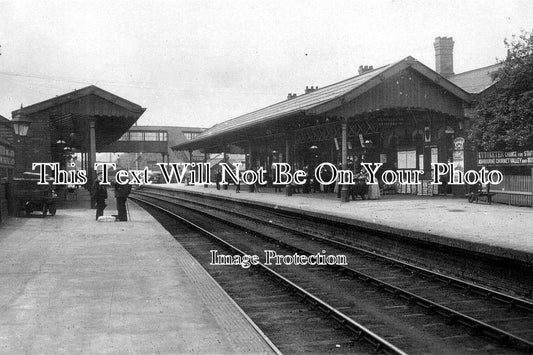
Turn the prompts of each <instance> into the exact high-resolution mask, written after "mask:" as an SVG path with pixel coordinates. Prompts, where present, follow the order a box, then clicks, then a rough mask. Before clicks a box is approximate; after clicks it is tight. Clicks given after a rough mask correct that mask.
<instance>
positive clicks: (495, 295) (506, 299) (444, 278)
mask: <svg viewBox="0 0 533 355" xmlns="http://www.w3.org/2000/svg"><path fill="white" fill-rule="evenodd" d="M137 193H139V192H137ZM139 194H142V195H146V196H148V197H154V196H151V195H150V194H146V193H139ZM155 195H158V197H154V198H162V197H165V198H169V197H170V198H172V199H174V200H180V201H185V202H188V203H191V201H188V200H185V199H183V198H180V197H177V196H167V195H161V194H158V193H157V194H155ZM168 202H170V201H168ZM194 203H195V204H198V205H202V206H204V207H208V208H211V209H215V210H219V211H222V212H225V213H230V214H233V215H236V216H239V217H243V216H244V217H246V218H248V219H251V220H253V221H256V222H258V223H262V224H264V225H267V226H275V227H278V228H280V229H283V230H285V231H288V232H291V233H297V234H300V235H302V236H304V237H309V238H310V239H312V240H320V241H323V242H324V243H328V244H332V245H335V246H337V247H339V248H342V249H347V250H351V251H354V252H357V253H359V254H362V255H364V256H365V257H368V258H371V259H374V260H375V259H381V260H382V261H384V262H388V263H391V264H396V265H398V266H399V267H400V268H402V269H408V270H411V271H413V272H415V273H418V274H419V275H420V276H422V275H424V276H426V277H428V278H430V279H433V280H439V281H441V282H443V283H445V284H447V285H453V286H455V287H458V288H460V289H462V290H465V291H468V292H469V293H477V294H478V295H480V296H482V297H485V298H491V299H494V300H496V301H499V302H501V303H504V304H507V305H509V306H511V307H515V308H519V309H522V310H525V311H528V312H533V303H532V302H528V301H526V300H523V299H520V298H517V297H513V296H511V295H507V294H504V293H502V292H499V291H496V290H492V289H489V288H487V287H483V286H480V285H476V284H474V283H471V282H468V281H465V280H460V279H458V278H455V277H453V276H448V275H443V274H441V273H438V272H436V271H432V270H429V269H426V268H423V267H421V266H416V265H412V264H409V263H407V262H405V261H402V260H398V259H395V258H392V257H389V256H385V255H382V254H379V253H376V252H374V251H370V250H366V249H363V248H360V247H356V246H353V245H350V244H346V243H343V242H340V241H338V240H334V239H331V238H327V237H324V236H321V235H318V234H314V233H311V232H304V231H301V230H299V229H296V228H292V227H289V226H286V225H283V224H280V223H276V222H272V221H268V222H266V221H264V220H261V219H260V218H257V217H254V216H251V215H249V214H246V213H241V212H235V211H230V210H226V209H223V208H221V207H217V206H212V205H208V204H206V203H203V202H198V201H194ZM267 212H268V211H267ZM274 214H277V213H274Z"/></svg>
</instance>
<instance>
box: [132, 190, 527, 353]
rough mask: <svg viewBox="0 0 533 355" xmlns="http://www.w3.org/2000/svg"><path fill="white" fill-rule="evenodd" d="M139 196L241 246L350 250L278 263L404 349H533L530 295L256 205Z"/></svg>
mask: <svg viewBox="0 0 533 355" xmlns="http://www.w3.org/2000/svg"><path fill="white" fill-rule="evenodd" d="M135 198H137V199H139V198H140V199H142V200H144V201H145V202H149V203H151V204H152V205H154V206H160V207H161V206H164V208H165V209H167V210H172V211H173V213H176V214H181V215H188V218H189V219H191V218H192V219H193V220H194V219H198V221H197V222H198V224H202V223H203V224H204V225H207V226H209V229H213V230H227V229H228V228H232V231H231V232H230V233H228V232H226V233H224V239H225V241H226V242H227V243H231V244H235V245H236V247H237V248H240V249H242V252H243V253H247V254H254V253H255V254H260V253H262V251H263V250H276V252H277V253H278V254H280V255H290V254H291V253H298V254H301V255H313V254H314V253H317V252H318V253H320V252H321V251H322V250H325V249H327V251H328V253H329V254H339V255H341V254H342V255H346V257H347V260H348V266H339V265H336V266H320V267H316V266H313V267H309V266H305V267H304V266H301V265H300V266H294V265H292V266H290V265H276V266H272V269H273V270H274V271H275V272H277V273H279V274H280V275H281V276H282V277H284V278H286V279H287V280H289V281H290V282H294V283H296V284H298V285H300V286H301V287H302V288H305V289H309V290H311V291H308V292H309V293H310V294H311V293H316V294H318V295H319V297H317V298H320V299H323V300H324V302H325V303H327V304H329V305H330V306H332V307H333V308H336V309H337V310H339V309H340V310H343V312H344V313H345V314H344V313H343V314H344V315H345V316H347V317H348V318H350V319H352V320H361V324H360V325H361V326H363V327H365V328H367V329H368V330H370V331H373V332H374V333H375V334H380V335H381V336H382V338H383V339H385V340H386V341H389V342H390V344H395V346H397V347H399V348H401V349H403V350H405V351H408V352H412V353H430V352H439V353H441V352H446V351H449V352H452V353H457V352H469V353H470V352H471V353H476V352H483V353H486V352H495V353H504V352H514V351H518V352H531V351H533V344H532V343H531V337H533V332H532V329H533V317H532V310H533V307H532V305H531V304H530V303H528V302H526V301H524V300H521V299H517V298H514V297H511V296H508V295H505V294H503V293H500V292H495V291H492V290H489V289H487V288H483V287H479V286H477V285H473V284H470V283H468V282H464V281H461V280H458V279H455V278H450V277H447V276H444V275H440V274H438V273H434V272H432V271H429V270H426V269H421V268H418V267H416V266H413V265H410V264H407V263H405V262H402V261H399V260H394V259H391V258H387V257H384V256H381V255H379V254H377V253H375V252H372V251H366V250H363V249H361V248H356V247H353V246H351V245H347V244H345V243H341V242H339V241H336V240H332V239H329V238H324V237H322V236H319V235H316V234H313V233H310V232H305V231H302V229H301V228H298V227H291V226H287V225H284V224H282V223H277V222H276V223H274V222H273V219H270V218H267V219H265V218H264V217H265V215H264V214H262V215H261V216H260V217H259V216H257V214H256V213H254V211H250V213H248V214H245V213H244V212H242V211H238V212H237V211H229V210H228V208H224V207H223V206H219V207H216V206H213V204H209V205H206V204H204V205H198V204H197V203H191V202H190V201H185V200H182V199H181V200H179V199H176V198H170V197H168V196H163V195H157V194H147V193H139V192H138V193H136V195H135ZM177 202H179V204H180V206H177V205H176V203H177ZM243 214H244V215H243ZM191 216H192V217H191ZM272 216H275V214H273V215H272ZM206 219H207V220H208V222H207V221H206ZM293 222H294V221H293ZM293 224H294V223H293ZM258 237H260V238H258ZM204 253H205V251H204ZM232 270H233V269H232ZM315 297H316V296H315ZM328 312H331V311H328ZM341 322H342V321H341ZM358 334H360V333H358ZM373 345H374V346H376V345H375V344H374V343H373ZM443 349H445V350H443Z"/></svg>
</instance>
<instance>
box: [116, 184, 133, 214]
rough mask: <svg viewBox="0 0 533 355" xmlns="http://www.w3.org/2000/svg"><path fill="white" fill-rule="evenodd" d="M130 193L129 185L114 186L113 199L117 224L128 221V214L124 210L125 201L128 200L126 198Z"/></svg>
mask: <svg viewBox="0 0 533 355" xmlns="http://www.w3.org/2000/svg"><path fill="white" fill-rule="evenodd" d="M130 192H131V185H130V184H124V185H120V184H116V185H115V198H116V200H117V211H118V215H117V216H116V218H117V221H119V222H127V221H128V213H127V210H126V201H127V200H128V196H129V194H130Z"/></svg>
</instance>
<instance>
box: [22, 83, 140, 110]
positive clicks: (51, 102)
mask: <svg viewBox="0 0 533 355" xmlns="http://www.w3.org/2000/svg"><path fill="white" fill-rule="evenodd" d="M91 94H93V95H96V96H99V97H101V98H103V99H105V100H107V101H110V102H112V103H113V104H115V105H118V106H121V107H123V108H125V109H127V110H129V111H131V112H135V113H141V114H142V113H143V112H144V111H145V110H146V109H144V108H142V107H141V106H139V105H137V104H135V103H133V102H131V101H128V100H126V99H123V98H122V97H119V96H117V95H115V94H112V93H110V92H108V91H105V90H103V89H100V88H99V87H97V86H94V85H90V86H87V87H84V88H83V89H79V90H75V91H72V92H69V93H68V94H64V95H60V96H56V97H53V98H51V99H48V100H45V101H41V102H39V103H36V104H33V105H30V106H26V107H24V108H21V109H19V110H15V111H13V112H12V115H13V117H14V116H15V115H16V114H17V112H18V111H20V110H23V111H24V113H25V114H26V115H29V114H32V113H35V112H39V111H43V110H46V109H48V108H51V107H53V106H57V105H60V104H63V103H66V102H69V101H73V100H76V99H78V98H80V97H83V96H87V95H91Z"/></svg>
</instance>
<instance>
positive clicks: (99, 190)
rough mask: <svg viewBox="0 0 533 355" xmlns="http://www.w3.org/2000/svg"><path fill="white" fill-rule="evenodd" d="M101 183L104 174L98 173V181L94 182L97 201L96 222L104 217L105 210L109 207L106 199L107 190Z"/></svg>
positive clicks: (94, 193) (94, 195)
mask: <svg viewBox="0 0 533 355" xmlns="http://www.w3.org/2000/svg"><path fill="white" fill-rule="evenodd" d="M101 181H102V173H98V176H97V177H96V180H94V185H93V190H92V194H93V198H94V200H95V201H96V220H98V217H100V216H103V215H104V209H105V208H106V206H107V204H106V203H105V199H106V198H107V189H106V187H105V186H104V185H102V184H101V183H100V182H101Z"/></svg>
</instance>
